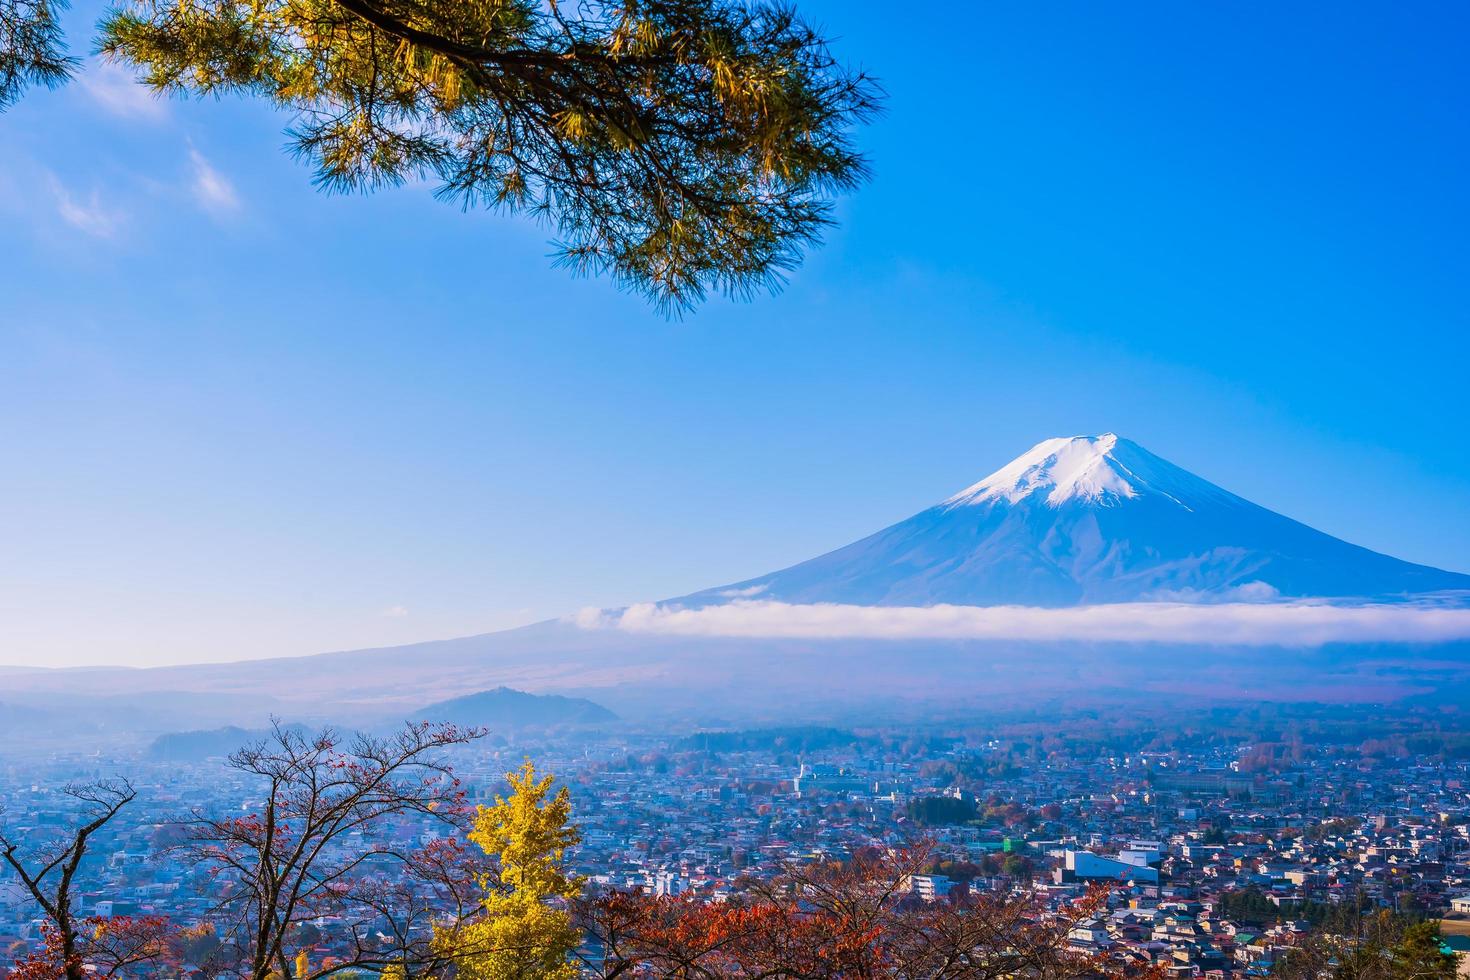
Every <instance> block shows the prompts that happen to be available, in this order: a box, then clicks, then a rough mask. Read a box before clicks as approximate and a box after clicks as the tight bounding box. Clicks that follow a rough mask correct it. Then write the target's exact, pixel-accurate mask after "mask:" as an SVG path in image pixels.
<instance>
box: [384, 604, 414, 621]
mask: <svg viewBox="0 0 1470 980" xmlns="http://www.w3.org/2000/svg"><path fill="white" fill-rule="evenodd" d="M382 615H384V616H386V617H388V618H389V619H402V618H403V617H404V616H407V615H408V607H407V606H389V607H388V608H387V609H384V610H383V613H382Z"/></svg>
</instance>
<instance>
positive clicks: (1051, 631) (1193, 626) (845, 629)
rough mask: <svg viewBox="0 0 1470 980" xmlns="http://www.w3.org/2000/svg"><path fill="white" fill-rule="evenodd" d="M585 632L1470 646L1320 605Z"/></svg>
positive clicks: (645, 613) (808, 609)
mask: <svg viewBox="0 0 1470 980" xmlns="http://www.w3.org/2000/svg"><path fill="white" fill-rule="evenodd" d="M572 621H573V622H574V623H576V624H577V625H578V626H581V627H582V628H583V629H619V630H626V631H629V632H635V633H662V634H672V635H678V636H725V637H746V638H757V637H768V638H798V639H892V640H906V639H949V640H1014V641H1032V642H1057V641H1074V642H1097V643H1188V644H1204V645H1245V646H1260V645H1279V646H1292V647H1311V646H1321V645H1322V644H1325V643H1379V642H1388V643H1436V642H1445V641H1450V640H1462V639H1470V609H1464V608H1458V609H1457V608H1446V607H1436V606H1427V605H1413V604H1402V605H1389V604H1377V605H1374V604H1369V605H1357V606H1341V605H1331V604H1327V603H1321V602H1289V603H1239V602H1229V603H1219V604H1214V605H1202V604H1198V603H1184V602H1128V603H1116V604H1110V605H1097V606H1076V607H1072V608H1066V609H1045V608H1039V607H1033V606H925V607H919V606H847V605H837V604H833V603H818V604H815V605H790V604H787V603H782V602H768V601H748V600H737V601H735V602H731V603H728V604H725V605H719V606H706V607H704V608H699V609H688V608H681V607H678V606H661V605H655V604H651V603H645V604H641V605H635V606H630V607H628V608H627V609H624V610H621V611H603V610H596V609H592V610H583V611H582V612H581V613H578V614H577V615H576V616H575V617H573V618H572Z"/></svg>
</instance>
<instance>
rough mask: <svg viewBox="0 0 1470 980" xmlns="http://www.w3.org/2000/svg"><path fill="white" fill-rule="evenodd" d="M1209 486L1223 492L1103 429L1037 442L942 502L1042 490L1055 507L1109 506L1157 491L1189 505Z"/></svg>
mask: <svg viewBox="0 0 1470 980" xmlns="http://www.w3.org/2000/svg"><path fill="white" fill-rule="evenodd" d="M1208 491H1213V492H1214V494H1220V493H1223V492H1224V491H1221V490H1220V489H1219V488H1218V487H1214V486H1211V485H1210V484H1208V483H1206V482H1205V481H1203V480H1201V479H1199V478H1198V477H1196V476H1194V475H1192V474H1190V473H1188V472H1187V471H1185V470H1182V469H1180V468H1179V467H1177V466H1175V465H1173V464H1172V463H1169V462H1168V461H1166V460H1163V459H1160V458H1159V457H1157V456H1155V455H1154V454H1153V453H1151V452H1149V451H1148V450H1146V449H1144V448H1143V447H1142V446H1140V445H1138V444H1137V443H1136V442H1132V441H1130V440H1128V439H1124V438H1121V437H1120V436H1117V435H1115V434H1114V433H1111V432H1105V433H1103V434H1102V435H1099V436H1073V437H1071V438H1066V437H1063V438H1059V439H1047V440H1045V441H1044V442H1039V443H1037V444H1036V445H1035V446H1033V447H1032V448H1031V449H1030V450H1028V451H1027V452H1025V453H1023V454H1022V455H1020V456H1018V457H1017V458H1016V459H1014V460H1012V461H1011V462H1010V463H1008V464H1006V465H1005V466H1003V467H1001V468H1000V469H998V470H996V471H995V472H994V473H992V474H990V475H989V476H987V477H986V478H985V479H983V480H981V481H980V482H979V483H977V484H975V485H974V486H971V487H967V488H965V489H964V490H961V491H960V492H959V493H957V494H955V495H954V496H953V497H950V498H949V499H948V500H946V501H944V504H943V505H942V506H946V507H964V506H970V505H976V504H986V503H991V502H995V501H1005V502H1006V503H1011V504H1014V503H1019V502H1020V501H1022V500H1025V499H1027V498H1030V497H1034V496H1038V495H1040V496H1042V497H1043V499H1044V500H1045V502H1046V504H1047V505H1048V506H1051V507H1060V506H1062V505H1063V504H1065V503H1068V502H1070V501H1083V502H1087V503H1093V504H1100V505H1103V506H1107V505H1109V504H1114V503H1118V502H1120V501H1123V500H1127V499H1131V498H1133V497H1139V496H1144V495H1158V496H1162V497H1166V498H1168V499H1169V500H1172V501H1174V502H1175V503H1177V504H1179V505H1180V506H1181V507H1185V508H1188V507H1189V504H1188V503H1187V502H1186V500H1185V498H1186V497H1187V496H1189V495H1190V494H1192V493H1200V492H1208ZM1214 494H1212V495H1214Z"/></svg>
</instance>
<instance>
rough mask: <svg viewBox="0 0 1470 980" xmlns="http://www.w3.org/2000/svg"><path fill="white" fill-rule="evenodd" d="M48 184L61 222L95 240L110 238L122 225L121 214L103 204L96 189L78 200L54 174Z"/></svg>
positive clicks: (100, 195) (49, 177) (49, 178)
mask: <svg viewBox="0 0 1470 980" xmlns="http://www.w3.org/2000/svg"><path fill="white" fill-rule="evenodd" d="M48 183H49V184H50V186H51V194H52V197H54V198H55V200H56V213H57V214H59V215H61V220H63V221H65V222H66V223H67V224H69V225H71V226H72V227H73V228H77V229H79V230H81V231H84V232H86V233H87V234H89V235H92V236H94V237H96V238H110V237H112V235H113V234H115V233H116V232H117V229H118V227H119V226H120V225H121V224H122V218H123V216H122V212H121V211H118V210H117V209H115V208H113V207H111V206H110V205H108V204H107V203H105V202H104V201H103V199H102V194H101V192H99V191H98V190H97V189H96V188H93V189H92V192H91V193H90V194H88V195H87V196H86V197H85V198H79V197H77V196H76V195H75V194H73V193H72V192H71V191H70V190H68V189H67V187H66V185H64V184H63V183H62V182H61V181H60V180H59V179H57V177H56V176H55V175H54V174H53V175H50V176H48Z"/></svg>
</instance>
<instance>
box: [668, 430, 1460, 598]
mask: <svg viewBox="0 0 1470 980" xmlns="http://www.w3.org/2000/svg"><path fill="white" fill-rule="evenodd" d="M1458 590H1470V575H1462V574H1458V573H1455V572H1447V571H1442V570H1440V569H1437V568H1431V567H1429V566H1426V565H1415V564H1412V563H1410V562H1406V561H1400V560H1399V559H1396V558H1391V557H1389V556H1387V555H1382V554H1378V553H1377V552H1374V551H1369V550H1368V549H1367V548H1362V547H1359V546H1357V545H1353V544H1349V543H1348V542H1346V541H1342V540H1339V539H1338V538H1334V537H1332V536H1331V535H1328V534H1323V533H1322V532H1320V531H1316V530H1314V529H1312V528H1310V527H1307V526H1306V525H1305V524H1300V523H1298V522H1297V521H1294V520H1291V519H1290V518H1287V517H1283V516H1282V515H1280V514H1277V513H1274V512H1273V511H1270V510H1267V509H1265V508H1264V507H1260V506H1257V505H1256V504H1253V503H1251V502H1250V501H1248V500H1245V499H1243V498H1241V497H1238V496H1236V495H1235V494H1233V493H1230V492H1229V491H1227V490H1224V489H1221V488H1220V487H1217V486H1215V485H1214V484H1213V483H1210V482H1208V481H1206V480H1203V479H1201V478H1199V477H1197V476H1195V475H1194V474H1192V473H1189V472H1188V471H1186V470H1183V469H1181V468H1180V467H1178V466H1175V465H1174V464H1173V463H1170V462H1168V461H1167V460H1164V459H1161V458H1159V457H1158V456H1155V455H1154V454H1153V453H1151V452H1149V451H1148V450H1146V449H1144V448H1143V447H1142V446H1140V445H1138V444H1137V443H1135V442H1132V441H1130V440H1128V439H1124V438H1121V437H1119V436H1117V435H1114V434H1113V433H1105V434H1103V435H1099V436H1076V437H1073V438H1061V439H1048V440H1046V441H1045V442H1041V443H1038V444H1037V445H1036V446H1034V447H1033V448H1032V449H1030V450H1029V451H1028V452H1026V453H1024V454H1023V455H1021V456H1019V457H1017V458H1016V459H1015V460H1013V461H1012V462H1010V463H1008V464H1006V465H1005V466H1003V467H1001V468H1000V469H999V470H996V471H995V472H994V473H992V474H990V475H989V476H987V477H986V478H985V479H983V480H981V481H980V482H979V483H976V484H975V485H974V486H971V487H968V488H966V489H964V490H961V491H960V492H959V493H957V494H955V495H954V496H952V497H950V498H949V499H948V500H945V501H943V502H941V503H939V504H936V505H935V506H933V507H930V508H929V509H927V510H925V511H922V512H921V513H919V514H916V515H914V516H913V517H910V518H909V519H907V520H905V521H901V522H899V523H897V524H894V525H893V526H891V527H888V528H885V529H883V530H881V531H879V532H877V533H876V534H873V535H870V536H868V537H866V538H863V539H862V540H860V541H856V542H854V543H852V544H850V545H847V546H846V547H843V548H839V549H837V550H836V551H833V552H829V553H828V554H825V555H821V556H820V557H817V558H813V559H811V560H809V561H805V562H802V563H801V564H799V565H793V566H791V567H790V568H786V569H782V570H781V571H777V572H772V573H770V574H768V575H763V576H761V577H759V578H754V579H748V580H746V581H743V582H736V583H734V584H733V585H727V586H722V587H720V588H715V589H709V590H706V591H704V592H699V593H695V594H694V595H690V596H686V597H684V598H683V599H680V600H675V601H676V602H678V603H680V604H683V605H686V606H704V605H708V604H714V603H720V602H725V601H729V600H731V599H739V598H759V599H761V600H771V601H776V602H784V603H792V604H809V603H839V604H844V605H857V606H932V605H936V604H941V603H944V604H955V605H970V606H993V605H1024V606H1049V607H1057V606H1073V605H1091V604H1098V603H1117V602H1148V601H1180V600H1186V601H1191V602H1201V601H1203V602H1209V601H1221V602H1223V601H1242V600H1246V601H1250V600H1261V599H1274V598H1278V597H1279V598H1296V597H1311V598H1329V599H1352V600H1374V601H1385V600H1389V601H1392V600H1396V599H1405V598H1408V597H1410V596H1419V595H1423V594H1425V593H1435V592H1445V591H1458Z"/></svg>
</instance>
